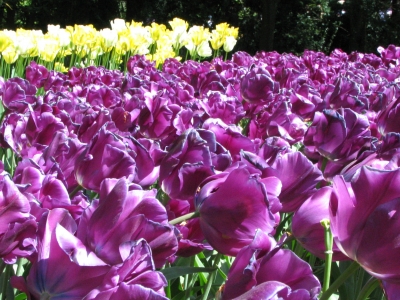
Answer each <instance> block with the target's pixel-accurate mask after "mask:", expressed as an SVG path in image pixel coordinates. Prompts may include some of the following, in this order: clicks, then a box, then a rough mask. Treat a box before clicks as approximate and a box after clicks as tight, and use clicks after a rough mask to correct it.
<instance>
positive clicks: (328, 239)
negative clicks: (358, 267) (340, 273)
mask: <svg viewBox="0 0 400 300" xmlns="http://www.w3.org/2000/svg"><path fill="white" fill-rule="evenodd" d="M321 225H322V227H324V233H325V249H326V251H325V269H324V283H323V286H322V292H326V291H327V290H328V288H329V284H330V281H331V268H332V255H333V251H332V247H333V235H332V232H331V228H330V222H329V220H328V219H323V220H322V221H321Z"/></svg>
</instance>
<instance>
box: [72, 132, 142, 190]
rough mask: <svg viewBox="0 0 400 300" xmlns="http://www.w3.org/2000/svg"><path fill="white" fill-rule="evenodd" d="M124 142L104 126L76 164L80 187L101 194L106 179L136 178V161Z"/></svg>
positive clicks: (76, 174) (130, 179)
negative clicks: (101, 187) (102, 184)
mask: <svg viewBox="0 0 400 300" xmlns="http://www.w3.org/2000/svg"><path fill="white" fill-rule="evenodd" d="M126 150H127V149H126V146H125V144H124V143H123V141H122V140H121V139H120V138H119V137H117V136H116V135H114V134H112V133H111V132H110V131H108V130H106V128H105V126H103V127H102V128H101V129H100V131H99V132H98V133H97V134H96V135H95V136H94V137H93V139H92V141H91V142H90V144H89V145H88V146H87V147H86V149H85V150H84V151H83V152H82V154H81V155H80V156H79V158H78V159H77V160H76V162H75V176H76V180H77V182H78V183H79V185H81V186H83V187H85V188H87V189H90V190H93V191H96V192H99V191H100V184H101V182H102V181H103V180H104V179H105V178H122V177H124V176H125V177H126V178H128V180H129V181H132V180H133V178H134V177H135V167H136V162H135V160H134V159H133V158H132V157H131V156H130V155H129V154H128V153H127V151H126Z"/></svg>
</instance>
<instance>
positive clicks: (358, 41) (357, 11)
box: [348, 0, 367, 52]
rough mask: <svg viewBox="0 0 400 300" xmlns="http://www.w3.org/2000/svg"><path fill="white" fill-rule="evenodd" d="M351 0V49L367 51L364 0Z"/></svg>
mask: <svg viewBox="0 0 400 300" xmlns="http://www.w3.org/2000/svg"><path fill="white" fill-rule="evenodd" d="M348 2H349V4H350V5H349V12H348V13H349V18H350V41H349V50H350V51H360V52H365V49H366V25H367V24H366V18H365V7H364V5H363V4H364V3H363V2H364V1H363V0H351V1H348Z"/></svg>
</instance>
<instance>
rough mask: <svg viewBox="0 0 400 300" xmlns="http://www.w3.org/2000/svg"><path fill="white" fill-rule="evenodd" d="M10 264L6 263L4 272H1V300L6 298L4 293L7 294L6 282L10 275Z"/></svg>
mask: <svg viewBox="0 0 400 300" xmlns="http://www.w3.org/2000/svg"><path fill="white" fill-rule="evenodd" d="M12 267H13V266H12V265H7V266H6V268H5V270H4V273H3V282H2V286H1V292H2V294H1V299H2V300H6V295H7V289H8V284H9V281H10V277H11V275H12Z"/></svg>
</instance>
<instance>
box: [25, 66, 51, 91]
mask: <svg viewBox="0 0 400 300" xmlns="http://www.w3.org/2000/svg"><path fill="white" fill-rule="evenodd" d="M48 76H49V70H47V68H46V67H45V66H42V65H39V64H37V63H36V62H35V61H34V60H32V61H31V62H30V64H29V65H28V66H27V67H26V71H25V77H26V79H27V80H28V81H29V82H30V83H31V84H33V85H34V86H35V87H36V88H41V87H43V86H44V82H45V81H46V79H47V77H48Z"/></svg>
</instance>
